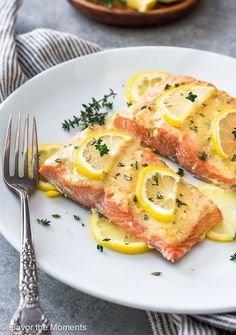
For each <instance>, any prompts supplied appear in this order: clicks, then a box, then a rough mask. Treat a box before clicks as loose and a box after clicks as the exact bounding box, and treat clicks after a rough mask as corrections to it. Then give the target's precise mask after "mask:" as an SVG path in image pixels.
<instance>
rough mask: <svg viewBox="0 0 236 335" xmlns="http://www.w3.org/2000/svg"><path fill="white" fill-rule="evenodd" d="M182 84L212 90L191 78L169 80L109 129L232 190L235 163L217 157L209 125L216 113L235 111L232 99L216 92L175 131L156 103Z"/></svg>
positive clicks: (233, 188)
mask: <svg viewBox="0 0 236 335" xmlns="http://www.w3.org/2000/svg"><path fill="white" fill-rule="evenodd" d="M184 84H194V85H208V86H213V85H212V84H209V83H206V82H203V81H198V80H196V79H194V78H192V77H187V76H171V77H169V78H168V79H166V80H165V81H164V82H162V83H161V84H158V85H157V86H156V87H155V88H154V89H152V90H149V91H148V92H147V94H146V95H145V96H144V97H142V98H141V99H140V101H138V102H137V103H135V104H134V105H132V106H130V107H127V108H125V109H124V110H122V111H121V112H120V113H119V114H117V115H116V117H115V118H114V120H113V126H114V127H115V128H117V129H120V130H123V131H125V132H127V133H130V134H132V135H133V136H135V137H136V138H137V139H138V140H139V141H141V142H144V143H145V144H147V145H148V146H150V147H152V148H154V149H156V150H157V151H158V152H159V153H161V154H162V155H164V156H166V157H168V158H170V159H172V160H174V161H176V162H178V163H179V164H180V165H181V166H183V167H184V168H186V169H187V170H189V171H190V172H192V173H193V174H194V175H196V176H197V177H199V178H201V179H203V180H205V181H208V182H213V183H215V184H217V185H219V186H221V187H223V188H229V189H232V190H235V189H236V161H235V160H234V161H233V160H231V158H229V159H227V160H225V159H223V158H221V157H219V156H218V155H217V153H216V151H215V149H214V144H213V141H212V139H211V121H212V119H213V118H214V116H215V115H216V114H217V113H218V112H223V111H225V110H228V109H230V108H236V99H234V98H232V97H230V96H229V95H228V94H227V93H225V92H223V91H219V90H217V92H216V94H215V95H214V96H213V97H211V98H209V99H208V100H207V101H206V102H205V103H204V104H202V105H201V106H200V107H198V109H197V110H196V111H194V112H193V114H192V115H190V116H189V117H188V118H187V119H186V120H185V121H184V122H183V124H182V125H181V126H180V128H176V127H174V126H172V125H170V124H168V123H167V122H166V121H165V120H164V119H163V118H162V116H161V114H160V112H159V111H158V110H157V108H156V100H157V98H158V96H159V95H160V94H161V93H162V92H163V91H164V90H165V89H166V88H170V87H176V86H180V85H184ZM193 125H194V127H193ZM193 130H195V131H196V130H197V132H194V131H193ZM201 151H204V152H205V153H206V155H207V159H206V160H205V161H204V160H201V159H200V158H199V156H198V153H199V152H201ZM235 152H236V144H235Z"/></svg>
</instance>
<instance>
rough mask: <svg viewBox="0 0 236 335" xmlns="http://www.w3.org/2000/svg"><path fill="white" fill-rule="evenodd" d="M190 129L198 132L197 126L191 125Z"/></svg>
mask: <svg viewBox="0 0 236 335" xmlns="http://www.w3.org/2000/svg"><path fill="white" fill-rule="evenodd" d="M189 129H190V130H192V131H194V132H195V133H197V132H198V127H197V126H191V127H189Z"/></svg>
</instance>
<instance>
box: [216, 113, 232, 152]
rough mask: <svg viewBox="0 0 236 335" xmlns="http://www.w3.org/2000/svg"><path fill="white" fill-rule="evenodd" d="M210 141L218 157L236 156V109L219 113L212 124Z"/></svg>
mask: <svg viewBox="0 0 236 335" xmlns="http://www.w3.org/2000/svg"><path fill="white" fill-rule="evenodd" d="M212 140H213V143H214V146H215V150H216V152H217V154H218V155H219V156H220V157H223V158H232V157H233V156H234V155H235V154H236V109H233V110H228V111H225V112H222V113H219V114H218V115H217V116H216V117H215V119H214V120H213V122H212Z"/></svg>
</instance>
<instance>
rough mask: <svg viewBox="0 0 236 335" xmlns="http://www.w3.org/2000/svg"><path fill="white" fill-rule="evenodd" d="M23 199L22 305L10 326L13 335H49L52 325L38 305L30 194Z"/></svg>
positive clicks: (20, 289) (21, 196)
mask: <svg viewBox="0 0 236 335" xmlns="http://www.w3.org/2000/svg"><path fill="white" fill-rule="evenodd" d="M20 198H21V220H22V222H21V225H22V227H21V228H22V236H21V239H22V240H21V256H20V287H19V291H20V304H19V307H18V309H17V310H16V312H15V314H14V316H13V318H12V320H11V323H10V327H11V331H12V333H13V334H14V335H28V334H29V335H50V334H51V331H50V325H49V322H48V319H47V318H46V316H45V314H44V312H43V310H42V308H41V306H40V302H39V282H38V275H37V266H36V259H35V252H34V247H33V242H32V234H31V227H30V214H29V194H28V192H26V191H23V192H21V193H20ZM27 328H28V330H27ZM29 329H30V330H29Z"/></svg>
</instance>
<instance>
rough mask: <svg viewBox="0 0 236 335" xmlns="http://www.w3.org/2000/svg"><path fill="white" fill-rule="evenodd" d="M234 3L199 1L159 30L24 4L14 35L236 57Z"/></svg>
mask: <svg viewBox="0 0 236 335" xmlns="http://www.w3.org/2000/svg"><path fill="white" fill-rule="evenodd" d="M235 13H236V1H235V0H224V1H223V0H214V1H213V0H200V1H199V4H198V5H197V6H196V8H194V9H193V10H192V13H190V14H188V15H187V16H185V17H183V18H181V19H180V20H178V21H176V22H173V23H169V24H166V25H163V26H156V27H148V28H119V27H112V26H106V25H104V24H100V23H97V22H95V21H92V20H91V19H89V18H87V17H85V16H84V15H82V14H80V13H79V12H78V11H76V10H75V9H74V8H73V7H72V6H71V5H70V3H69V2H67V1H66V0H57V1H52V0H51V1H48V0H41V1H37V0H27V1H25V2H24V4H23V7H22V9H21V11H20V14H19V20H18V24H17V30H18V32H20V33H22V32H26V31H29V30H32V29H34V28H38V27H42V26H43V27H48V28H52V29H57V30H62V31H63V30H64V31H67V32H70V33H74V34H76V35H77V36H79V37H82V38H85V39H88V40H91V41H93V42H95V43H97V44H99V45H100V46H102V47H105V48H109V47H113V48H114V47H123V46H134V45H172V46H182V47H190V48H199V49H204V50H208V51H216V52H221V53H223V54H227V55H231V56H236V39H235V26H236V17H235Z"/></svg>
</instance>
